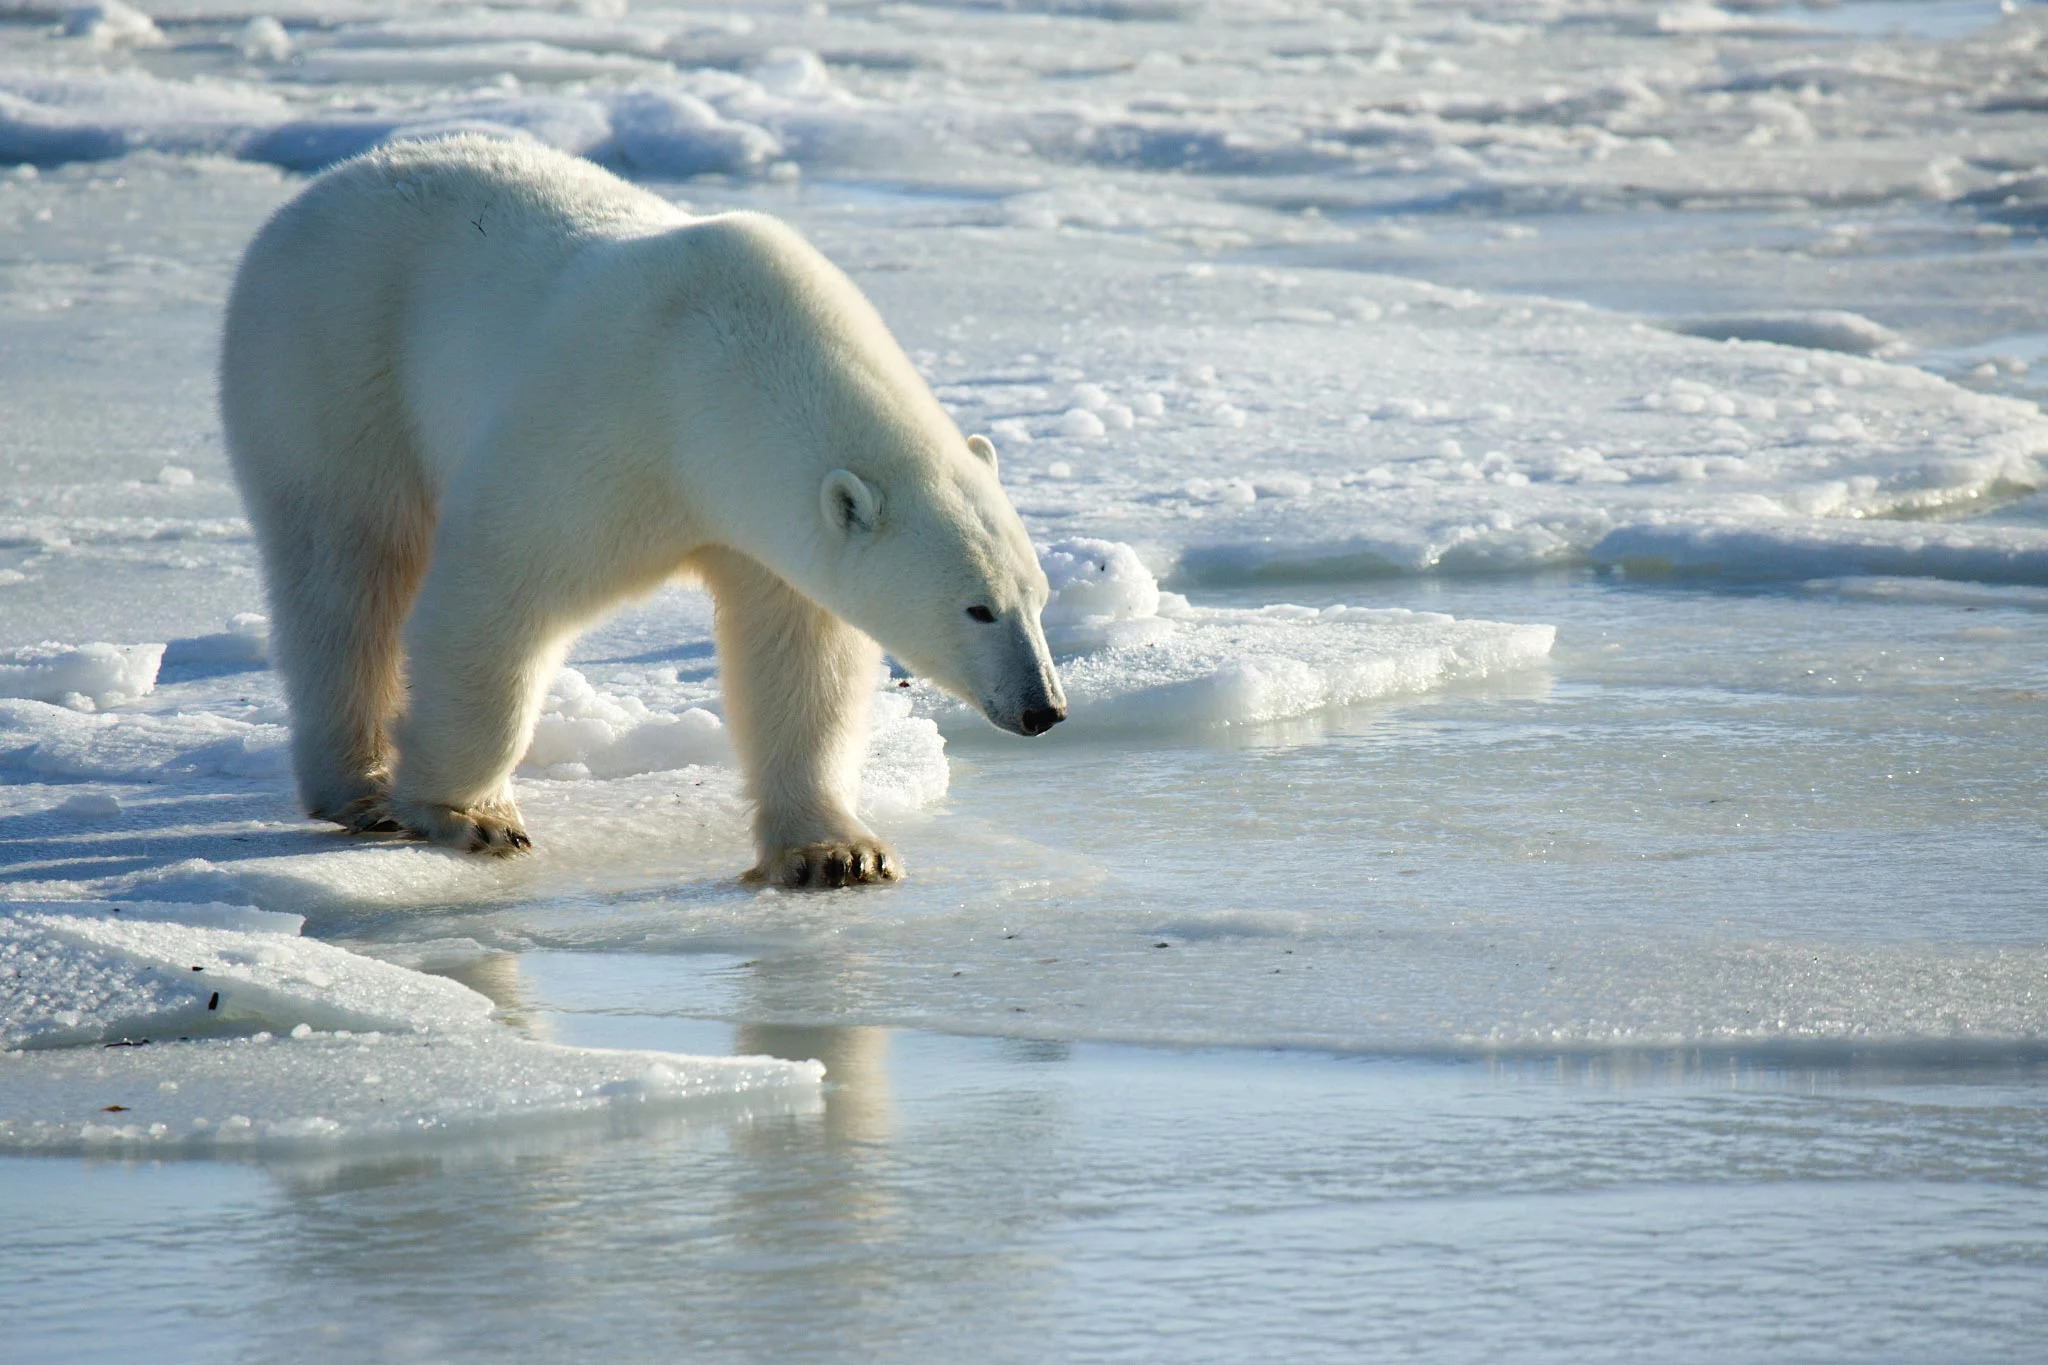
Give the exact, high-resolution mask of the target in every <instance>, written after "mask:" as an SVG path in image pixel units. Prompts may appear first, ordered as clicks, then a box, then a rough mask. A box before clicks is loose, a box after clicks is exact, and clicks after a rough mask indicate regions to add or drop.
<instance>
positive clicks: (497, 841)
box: [381, 800, 533, 858]
mask: <svg viewBox="0 0 2048 1365" xmlns="http://www.w3.org/2000/svg"><path fill="white" fill-rule="evenodd" d="M381 810H382V813H383V817H384V818H385V819H388V820H390V821H391V822H392V824H393V825H395V826H396V827H398V828H399V829H402V830H403V831H404V832H405V834H406V835H407V836H408V837H409V838H413V839H419V840H422V841H424V842H426V843H429V844H438V845H440V846H441V847H442V848H452V849H456V850H458V851H460V852H463V853H488V854H490V855H491V856H493V857H496V858H508V857H511V856H512V855H513V854H515V853H524V852H526V851H527V850H528V849H530V848H532V847H533V840H532V839H530V838H528V837H527V835H526V830H525V829H524V828H522V827H521V825H520V819H519V808H518V807H516V806H514V805H513V804H512V803H511V802H509V801H506V802H488V803H485V804H481V805H475V806H466V807H459V806H443V805H439V804H436V803H435V802H432V801H397V800H393V801H388V802H386V803H385V804H384V805H383V806H382V808H381Z"/></svg>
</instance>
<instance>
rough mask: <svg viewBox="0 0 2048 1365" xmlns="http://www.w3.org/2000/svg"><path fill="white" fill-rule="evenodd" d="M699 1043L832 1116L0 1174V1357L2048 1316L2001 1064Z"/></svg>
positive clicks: (1942, 1327)
mask: <svg viewBox="0 0 2048 1365" xmlns="http://www.w3.org/2000/svg"><path fill="white" fill-rule="evenodd" d="M558 1000H559V1003H560V1004H561V1005H562V1006H563V1007H564V1008H566V1009H573V1008H575V1007H577V1006H587V1005H589V1004H590V1003H591V1002H590V1001H588V1000H578V999H575V998H574V997H573V995H572V994H571V993H570V992H568V991H566V990H565V991H564V992H563V996H562V997H559V998H558ZM578 1017H579V1016H575V1015H568V1016H566V1017H565V1022H567V1021H568V1020H573V1019H576V1018H578ZM564 1031H565V1032H566V1033H568V1034H570V1035H571V1036H576V1037H580V1038H586V1039H589V1040H592V1041H597V1040H606V1041H616V1040H619V1039H622V1038H626V1037H636V1038H637V1037H639V1036H641V1035H642V1034H643V1032H644V1031H643V1030H636V1029H631V1028H616V1027H613V1026H612V1024H611V1023H609V1022H595V1023H592V1022H584V1023H579V1024H576V1025H574V1026H573V1027H568V1028H565V1030H564ZM673 1036H674V1037H675V1038H676V1040H677V1041H683V1040H685V1039H687V1040H688V1041H689V1042H690V1043H691V1044H692V1045H697V1044H698V1043H700V1042H701V1041H703V1037H704V1034H703V1031H702V1030H701V1028H700V1029H695V1030H691V1029H678V1030H675V1031H674V1034H673ZM730 1040H731V1041H732V1042H734V1043H735V1044H737V1045H739V1046H743V1047H749V1048H761V1047H780V1048H784V1049H788V1050H792V1051H795V1052H800V1053H804V1054H806V1055H809V1054H821V1055H823V1056H825V1057H827V1058H829V1059H831V1061H832V1062H833V1064H834V1068H835V1073H836V1074H839V1075H841V1076H842V1078H843V1079H842V1082H841V1084H840V1087H839V1088H837V1089H835V1090H833V1091H831V1092H828V1094H827V1096H826V1100H825V1105H824V1109H823V1112H822V1113H819V1114H813V1115H808V1116H800V1117H785V1118H780V1119H776V1120H772V1121H766V1122H759V1123H747V1122H739V1123H734V1124H730V1125H710V1126H705V1127H694V1126H690V1125H687V1124H684V1123H680V1122H676V1123H669V1124H657V1125H653V1126H650V1127H648V1128H645V1129H642V1130H640V1131H635V1132H625V1133H612V1134H608V1135H602V1136H592V1137H588V1138H586V1139H585V1140H582V1141H571V1140H569V1139H568V1138H566V1137H561V1138H556V1139H554V1140H545V1139H535V1140H531V1141H528V1142H526V1143H524V1144H522V1143H519V1142H515V1141H506V1142H501V1143H499V1144H495V1145H493V1146H490V1147H487V1148H480V1149H474V1150H468V1149H454V1150H445V1151H437V1152H428V1153H422V1154H419V1155H416V1156H408V1157H394V1158H386V1159H383V1160H377V1159H364V1160H358V1161H348V1160H337V1161H328V1162H307V1163H293V1162H289V1161H286V1162H278V1163H272V1164H269V1165H267V1166H261V1167H235V1166H211V1165H132V1166H123V1165H103V1166H89V1165H78V1164H73V1163H42V1164H38V1165H36V1166H35V1167H34V1169H33V1170H25V1169H23V1167H24V1163H22V1162H20V1161H12V1162H7V1163H0V1178H5V1179H6V1180H7V1182H8V1184H9V1186H10V1188H11V1189H13V1190H15V1191H17V1194H16V1196H15V1198H14V1199H13V1200H12V1201H11V1208H10V1216H9V1223H10V1235H9V1238H8V1245H7V1247H6V1248H5V1250H0V1271H4V1273H0V1284H5V1285H7V1286H9V1287H10V1296H11V1297H13V1298H14V1299H15V1302H13V1303H10V1304H7V1305H6V1306H7V1308H8V1310H9V1311H8V1317H9V1322H10V1336H9V1342H8V1344H7V1345H6V1346H5V1347H0V1356H4V1358H7V1359H10V1360H22V1361H31V1360H36V1361H42V1360H59V1359H61V1360H65V1361H72V1362H92V1361H117V1360H132V1359H136V1358H138V1357H146V1358H149V1359H153V1360H160V1361H165V1362H183V1361H201V1360H212V1361H218V1360H250V1361H256V1360H276V1359H286V1358H289V1359H294V1360H303V1361H323V1360H336V1361H340V1360H365V1359H376V1360H390V1361H430V1360H486V1359H488V1360H535V1361H539V1360H563V1359H578V1360H618V1361H641V1360H646V1361H665V1360H675V1359H689V1360H693V1361H754V1360H760V1361H814V1360H815V1361H904V1360H956V1359H960V1358H962V1356H963V1355H965V1354H968V1353H970V1352H971V1353H972V1354H973V1355H974V1356H975V1357H976V1358H980V1359H989V1360H997V1361H1113V1360H1162V1359H1171V1360H1177V1361H1244V1360H1254V1359H1276V1358H1285V1359H1289V1360H1312V1361H1348V1360H1358V1359H1378V1358H1386V1359H1431V1360H1454V1361H1462V1360H1478V1359H1484V1358H1498V1357H1499V1356H1501V1355H1502V1354H1503V1353H1505V1354H1506V1355H1507V1356H1509V1357H1510V1358H1513V1359H1517V1360H1532V1361H1550V1360H1567V1359H1591V1360H1601V1361H1608V1360H1613V1361H1626V1360H1642V1359H1649V1358H1654V1359H1660V1360H1673V1361H1694V1360H1696V1361H1746V1360H1787V1359H1829V1360H1855V1359H1873V1360H1875V1359H1898V1358H1913V1359H1935V1358H1945V1359H1971V1360H1982V1361H1993V1360H2022V1359H2029V1358H2032V1354H2031V1353H2032V1349H2033V1344H2034V1342H2035V1341H2037V1340H2038V1334H2039V1332H2040V1331H2041V1330H2042V1329H2043V1328H2048V1307H2044V1300H2043V1298H2042V1296H2041V1295H2040V1293H2039V1286H2040V1276H2041V1273H2042V1269H2043V1266H2044V1264H2048V1237H2044V1234H2043V1228H2044V1226H2048V1195H2044V1193H2043V1191H2042V1189H2041V1185H2040V1180H2039V1168H2038V1163H2037V1159H2036V1158H2037V1147H2036V1143H2035V1137H2036V1135H2037V1134H2038V1132H2039V1127H2040V1123H2041V1121H2042V1118H2043V1110H2042V1105H2043V1090H2042V1088H2041V1082H2042V1080H2043V1078H2044V1075H2043V1071H2042V1069H2041V1067H2040V1066H2039V1064H2017V1063H2014V1064H2002V1065H1992V1066H1987V1067H1981V1068H1953V1067H1920V1066H1912V1065H1906V1066H1899V1065H1891V1064H1885V1063H1882V1062H1862V1061H1853V1060H1852V1061H1846V1062H1843V1063H1841V1064H1837V1065H1824V1066H1811V1065H1800V1064H1797V1063H1787V1062H1785V1061H1783V1060H1782V1059H1779V1060H1773V1059H1769V1058H1748V1057H1744V1056H1741V1055H1718V1056H1715V1055H1701V1054H1686V1055H1673V1056H1644V1057H1634V1058H1627V1059H1604V1060H1591V1059H1585V1058H1577V1059H1562V1060H1554V1061H1552V1060H1546V1061H1541V1062H1537V1061H1530V1062H1524V1063H1508V1064H1501V1063H1494V1064H1489V1063H1486V1062H1483V1061H1469V1062H1416V1061H1408V1060H1400V1059H1381V1058H1375V1059H1357V1058H1352V1059H1340V1058H1331V1057H1325V1056H1316V1055H1305V1054H1284V1053H1265V1052H1192V1053H1190V1052H1160V1051H1153V1050H1147V1049H1138V1048H1129V1047H1113V1046H1101V1045H1078V1046H1067V1045H1056V1044H1043V1043H1022V1042H1014V1041H1004V1040H989V1039H962V1038H955V1037H946V1036H939V1035H931V1034H920V1033H900V1032H892V1031H888V1030H880V1029H864V1028H841V1029H816V1030H765V1029H758V1028H756V1029H744V1028H743V1029H740V1030H737V1031H736V1032H734V1033H733V1034H731V1035H730ZM60 1266H61V1267H64V1268H63V1270H62V1271H61V1272H59V1273H53V1272H52V1271H50V1270H46V1269H44V1267H60Z"/></svg>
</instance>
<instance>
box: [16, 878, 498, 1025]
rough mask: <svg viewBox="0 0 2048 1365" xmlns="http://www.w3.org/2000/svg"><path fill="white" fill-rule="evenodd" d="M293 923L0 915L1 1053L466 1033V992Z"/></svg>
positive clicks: (128, 908)
mask: <svg viewBox="0 0 2048 1365" xmlns="http://www.w3.org/2000/svg"><path fill="white" fill-rule="evenodd" d="M299 925H300V920H299V917H298V916H296V915H283V914H271V913H267V912H263V911H256V910H250V909H247V908H246V907H240V906H198V907H185V906H175V905H163V904H152V903H148V902H143V903H140V904H128V903H124V904H122V905H118V906H116V905H96V904H75V903H67V902H56V903H47V904H38V903H25V904H10V905H6V906H5V907H0V960H4V961H5V962H6V964H7V967H8V969H9V970H8V973H7V975H6V976H5V977H4V978H0V1048H21V1047H68V1046H76V1045H78V1044H82V1043H106V1042H114V1041H119V1040H130V1041H133V1040H136V1039H141V1038H151V1039H157V1040H161V1039H163V1038H165V1037H177V1036H192V1035H197V1034H218V1033H253V1032H256V1031H257V1030H259V1029H273V1030H276V1031H279V1032H288V1031H289V1030H291V1029H292V1028H293V1027H294V1026H296V1025H298V1024H309V1025H312V1026H315V1027H318V1028H323V1029H332V1028H348V1029H396V1030H400V1031H412V1030H416V1029H435V1028H440V1029H446V1028H468V1027H472V1026H474V1025H477V1024H479V1023H482V1022H483V1021H485V1020H488V1019H489V1018H490V1013H491V1003H490V1001H488V1000H486V999H485V998H484V997H483V996H481V995H478V994H476V992H474V991H472V990H470V989H469V988H468V987H466V986H460V985H457V984H456V983H455V982H453V981H449V980H446V979H444V978H441V977H432V976H423V975H421V974H420V973H418V972H408V971H406V970H405V969H403V968H401V967H394V966H391V965H389V964H387V963H383V962H377V961H375V960H373V959H370V958H364V957H358V956H356V955H355V954H354V953H349V952H345V951H343V950H342V949H340V948H335V947H332V946H330V945H328V944H325V943H320V942H317V941H315V940H312V939H303V938H299V937H297V934H298V929H299Z"/></svg>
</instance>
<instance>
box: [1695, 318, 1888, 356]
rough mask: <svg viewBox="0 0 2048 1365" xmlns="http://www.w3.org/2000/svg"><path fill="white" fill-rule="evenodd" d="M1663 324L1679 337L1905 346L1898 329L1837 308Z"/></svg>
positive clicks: (1849, 347) (1857, 347)
mask: <svg viewBox="0 0 2048 1365" xmlns="http://www.w3.org/2000/svg"><path fill="white" fill-rule="evenodd" d="M1664 326H1666V327H1668V328H1669V329H1670V330H1672V331H1674V332H1677V333H1680V334H1681V335H1684V336H1694V337H1705V338H1707V339H1708V340H1710V341H1770V342H1776V343H1777V344H1778V345H1780V346H1804V347H1807V348H1809V349H1812V350H1817V351H1841V352H1843V353H1845V354H1847V355H1873V356H1884V355H1895V354H1897V353H1898V352H1900V351H1903V350H1904V349H1905V342H1904V340H1903V339H1902V338H1901V337H1900V336H1899V334H1898V333H1897V332H1894V331H1893V330H1892V329H1891V328H1889V327H1887V326H1885V325H1884V324H1883V323H1881V322H1873V321H1872V320H1871V319H1869V318H1867V317H1864V316H1863V315H1862V314H1861V313H1850V312H1844V311H1843V310H1841V309H1837V308H1823V309H1809V310H1804V311H1801V310H1783V311H1775V312H1761V313H1715V314H1712V315H1710V316H1704V317H1685V318H1673V319H1671V320H1670V321H1668V322H1666V323H1665V324H1664Z"/></svg>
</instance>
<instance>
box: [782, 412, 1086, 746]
mask: <svg viewBox="0 0 2048 1365" xmlns="http://www.w3.org/2000/svg"><path fill="white" fill-rule="evenodd" d="M995 458H996V457H995V449H994V447H992V446H991V445H990V444H989V443H988V441H987V439H986V438H984V437H980V436H971V437H969V438H967V440H966V441H964V442H962V443H961V444H960V456H959V457H958V458H954V459H950V460H944V461H932V462H929V463H927V464H925V465H924V467H922V468H919V467H916V466H899V467H898V469H897V470H896V474H897V476H898V477H896V478H895V479H892V480H890V481H889V483H888V484H886V485H884V484H879V483H877V482H874V481H871V480H870V479H869V478H863V477H862V476H861V475H860V474H857V473H855V472H854V471H852V470H850V469H843V468H841V469H834V470H832V471H830V472H829V473H827V474H826V475H825V477H824V479H823V480H822V481H821V483H820V485H819V488H818V516H819V519H820V523H821V524H822V526H823V527H824V531H825V537H826V551H827V555H828V557H830V558H832V559H834V560H836V561H837V564H836V568H837V572H836V573H835V574H834V575H833V577H834V582H835V589H834V591H833V596H834V597H835V598H836V599H837V600H836V601H834V602H832V603H830V604H829V605H831V606H833V607H834V609H835V610H837V611H838V612H839V613H840V614H841V615H843V616H845V617H846V618H847V619H848V620H850V621H852V622H853V623H854V624H855V625H858V626H860V627H861V628H862V629H863V630H865V631H867V633H868V634H870V635H872V636H874V637H875V639H877V640H879V641H880V642H881V643H882V645H883V647H884V648H886V649H887V650H889V652H890V653H892V654H894V655H896V657H897V658H899V659H901V660H902V661H903V662H904V663H905V664H906V665H908V666H909V667H910V668H911V669H912V670H913V671H914V672H916V673H918V674H919V675H921V676H923V677H926V678H929V679H930V680H931V681H933V682H935V683H937V684H938V685H939V686H940V687H942V688H944V689H945V690H946V691H948V692H951V693H952V694H954V695H955V696H958V697H960V698H962V699H963V700H965V701H968V702H971V703H973V705H974V706H975V707H976V708H978V709H979V710H980V711H981V713H982V714H983V715H984V716H986V717H988V719H989V721H990V722H992V723H993V724H995V725H996V726H998V727H1000V728H1002V729H1004V730H1008V731H1011V732H1012V733H1014V734H1020V735H1039V734H1043V733H1045V731H1047V730H1049V729H1051V728H1052V727H1053V726H1054V725H1057V724H1058V723H1059V722H1060V721H1061V720H1063V719H1065V717H1066V714H1067V701H1066V694H1065V693H1064V692H1063V691H1062V690H1061V688H1060V681H1059V675H1058V673H1057V672H1055V670H1054V668H1053V663H1052V656H1051V654H1050V652H1049V651H1048V650H1047V648H1046V644H1045V632H1044V630H1043V628H1042V627H1041V626H1040V624H1039V613H1040V612H1041V611H1042V610H1043V609H1044V607H1045V602H1046V598H1047V596H1048V593H1049V589H1048V587H1047V584H1046V580H1045V573H1044V571H1043V570H1042V569H1041V568H1040V567H1039V564H1038V556H1037V555H1036V554H1035V553H1034V552H1033V551H1032V548H1031V540H1030V537H1029V536H1028V535H1026V534H1025V531H1024V525H1023V523H1022V522H1021V521H1020V520H1019V519H1018V517H1017V513H1016V510H1015V509H1014V508H1013V507H1011V505H1010V500H1009V498H1008V497H1006V496H1005V495H1004V493H1003V490H1002V488H1001V487H1000V486H999V485H998V484H997V482H996V477H995Z"/></svg>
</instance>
